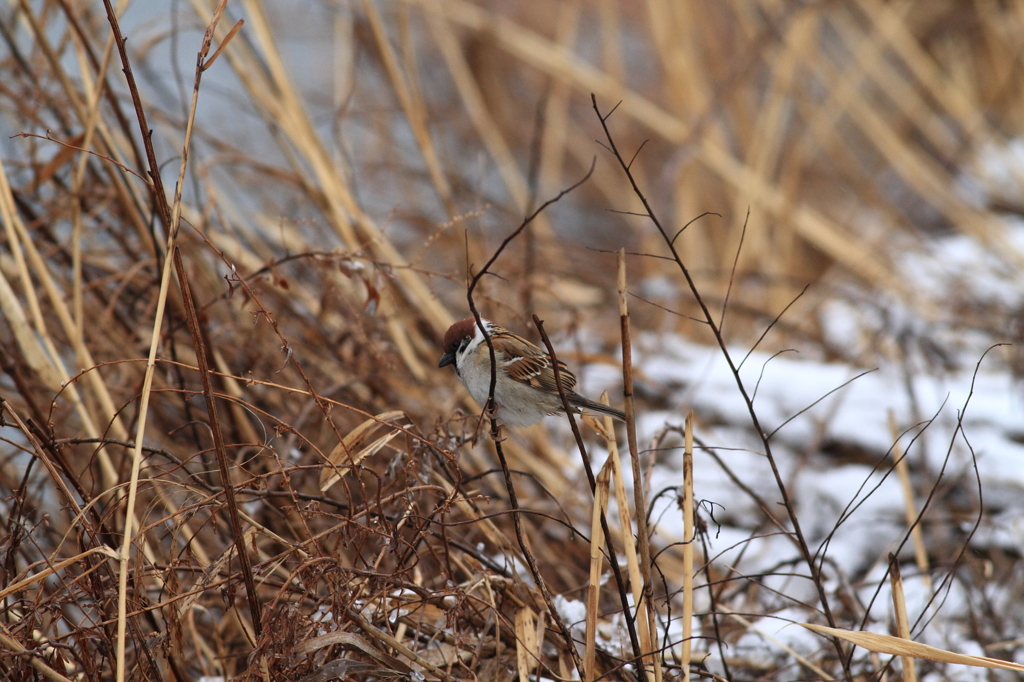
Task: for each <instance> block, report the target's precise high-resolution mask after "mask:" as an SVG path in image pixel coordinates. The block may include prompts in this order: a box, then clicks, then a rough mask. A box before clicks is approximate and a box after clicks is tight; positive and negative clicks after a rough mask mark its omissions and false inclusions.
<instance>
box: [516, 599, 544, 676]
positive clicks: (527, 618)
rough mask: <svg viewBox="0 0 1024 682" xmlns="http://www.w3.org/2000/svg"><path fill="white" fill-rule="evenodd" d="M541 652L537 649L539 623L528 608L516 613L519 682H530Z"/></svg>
mask: <svg viewBox="0 0 1024 682" xmlns="http://www.w3.org/2000/svg"><path fill="white" fill-rule="evenodd" d="M538 660H540V651H539V649H538V647H537V623H536V621H535V619H534V615H533V610H532V609H530V607H528V606H524V607H523V608H521V609H519V610H518V611H516V664H517V667H518V668H519V682H530V673H531V672H532V671H533V669H534V668H536V667H537V661H538Z"/></svg>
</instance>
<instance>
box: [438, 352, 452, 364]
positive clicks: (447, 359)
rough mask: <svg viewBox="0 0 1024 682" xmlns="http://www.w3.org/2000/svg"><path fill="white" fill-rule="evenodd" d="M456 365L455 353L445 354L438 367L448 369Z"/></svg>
mask: <svg viewBox="0 0 1024 682" xmlns="http://www.w3.org/2000/svg"><path fill="white" fill-rule="evenodd" d="M454 364H455V353H445V354H444V355H442V356H441V362H439V363H437V366H438V367H446V366H448V365H454Z"/></svg>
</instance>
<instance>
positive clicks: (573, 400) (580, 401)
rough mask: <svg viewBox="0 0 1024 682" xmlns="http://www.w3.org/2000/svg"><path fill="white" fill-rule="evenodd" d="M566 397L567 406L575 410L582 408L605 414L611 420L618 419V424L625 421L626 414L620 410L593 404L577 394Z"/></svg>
mask: <svg viewBox="0 0 1024 682" xmlns="http://www.w3.org/2000/svg"><path fill="white" fill-rule="evenodd" d="M566 397H567V398H568V399H569V404H570V405H572V406H573V407H575V408H577V409H581V408H582V409H587V410H590V411H591V412H597V413H598V414H606V415H608V416H609V417H612V418H613V419H618V420H619V421H620V422H624V421H626V414H625V413H624V412H623V411H622V410H616V409H615V408H614V407H609V406H608V405H602V404H601V403H595V402H594V401H593V400H589V399H587V398H584V397H583V396H581V395H580V394H579V393H570V394H569V395H568V396H566Z"/></svg>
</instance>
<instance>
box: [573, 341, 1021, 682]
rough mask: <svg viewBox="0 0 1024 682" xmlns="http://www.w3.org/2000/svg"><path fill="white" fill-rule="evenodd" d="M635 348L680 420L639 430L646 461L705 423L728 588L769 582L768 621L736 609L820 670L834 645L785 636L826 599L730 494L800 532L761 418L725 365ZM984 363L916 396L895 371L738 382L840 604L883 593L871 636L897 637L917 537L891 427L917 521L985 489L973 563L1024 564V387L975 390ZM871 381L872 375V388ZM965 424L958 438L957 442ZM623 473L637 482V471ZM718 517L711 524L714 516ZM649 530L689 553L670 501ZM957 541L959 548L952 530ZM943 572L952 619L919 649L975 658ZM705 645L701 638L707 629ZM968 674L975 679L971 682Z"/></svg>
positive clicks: (716, 540) (784, 373)
mask: <svg viewBox="0 0 1024 682" xmlns="http://www.w3.org/2000/svg"><path fill="white" fill-rule="evenodd" d="M634 348H635V358H634V365H635V369H636V377H637V382H638V386H639V387H640V388H642V391H643V392H644V393H647V394H656V395H660V396H662V397H664V398H667V402H668V403H669V405H671V407H670V409H667V410H663V411H655V412H644V413H642V414H640V415H638V437H639V442H640V447H641V449H643V448H649V447H650V445H651V443H652V441H653V440H654V439H655V438H656V437H658V436H659V434H662V433H663V431H664V428H665V426H666V425H675V426H679V427H681V426H682V425H683V422H684V417H685V414H686V412H687V411H688V410H690V409H693V410H694V412H695V414H696V417H697V426H696V431H695V435H696V436H697V437H698V438H699V439H701V441H702V442H703V443H705V444H706V445H707V446H709V447H711V448H714V449H715V453H716V454H717V456H718V458H719V460H720V462H719V461H716V460H715V458H714V457H712V456H711V455H710V454H709V453H708V452H707V451H704V450H701V451H698V452H697V453H695V458H694V486H695V496H696V498H697V499H698V500H704V501H706V502H705V504H704V505H703V506H702V508H701V515H702V516H703V518H704V520H705V521H706V522H707V523H708V524H709V541H708V542H709V545H708V549H709V552H710V554H711V556H712V559H713V561H714V563H715V565H716V566H717V567H718V568H719V569H720V570H721V571H723V572H724V571H727V570H729V569H730V568H731V569H734V570H735V571H737V572H739V573H741V574H745V575H747V576H756V575H758V574H762V573H772V574H773V575H770V576H765V577H763V578H758V580H759V581H760V583H761V584H762V585H763V586H764V588H765V592H764V593H763V594H761V595H759V599H760V602H759V603H758V604H757V605H754V604H751V603H748V602H747V601H746V599H747V597H746V595H745V594H744V592H743V590H739V591H738V592H737V596H736V597H735V600H734V601H735V603H733V604H732V608H734V609H735V610H737V611H747V612H760V613H765V614H766V615H765V616H764V617H762V618H761V619H760V620H759V623H758V630H760V631H765V630H766V628H767V630H768V631H769V634H770V635H771V636H772V637H774V638H776V639H779V638H781V639H783V640H787V643H788V644H789V645H791V646H793V647H794V648H796V649H797V650H799V652H800V653H803V654H808V655H809V654H810V653H811V652H813V651H814V650H815V649H816V648H817V647H821V646H825V644H824V640H822V639H821V638H819V637H817V636H816V635H812V634H811V633H808V632H806V631H804V630H803V629H802V628H799V627H798V626H795V625H791V626H789V627H788V628H784V627H783V626H784V625H785V624H786V623H787V622H789V621H791V620H792V621H812V622H821V619H820V618H819V617H818V616H815V615H814V614H812V613H810V612H809V611H808V610H807V608H806V607H804V606H802V605H801V603H803V604H808V605H811V606H817V592H816V589H815V587H814V585H813V584H812V583H811V582H810V581H809V580H807V579H805V578H802V577H800V576H803V575H806V574H807V566H806V564H805V563H804V562H803V561H802V560H801V558H800V554H799V551H798V549H797V547H796V545H795V544H794V543H793V542H792V541H791V540H790V539H789V538H787V537H786V536H785V535H784V534H783V533H781V532H779V531H780V529H779V528H778V527H773V526H771V525H766V524H764V523H763V521H764V515H763V513H762V512H761V510H760V508H759V505H758V503H757V502H756V501H755V500H754V499H753V498H752V497H751V496H750V495H748V494H747V493H745V492H743V490H742V489H741V488H740V487H739V486H738V485H737V484H736V482H734V480H733V478H735V479H737V480H738V481H740V482H742V483H743V484H744V485H745V486H747V487H748V488H749V489H750V490H752V491H754V492H755V493H756V494H757V495H758V496H759V497H760V498H761V499H762V500H763V501H764V503H765V504H766V506H767V507H768V508H769V509H771V510H772V513H773V514H774V515H775V518H776V519H778V520H779V522H780V523H782V524H783V525H784V527H785V529H786V530H790V529H791V528H792V526H791V523H790V521H789V519H788V518H787V515H786V512H785V509H784V508H783V507H782V506H781V495H780V493H779V489H778V486H777V484H776V482H775V478H774V476H773V474H772V470H771V466H770V464H769V462H768V459H767V458H766V457H765V456H764V452H763V446H762V444H761V442H760V440H759V439H757V438H756V437H755V433H754V431H753V429H752V428H751V419H750V416H749V413H748V411H747V408H746V406H745V405H744V403H743V400H742V398H741V395H740V393H739V390H738V388H737V385H736V381H735V379H734V377H733V375H732V373H731V371H730V369H729V366H728V364H727V363H726V361H725V359H724V357H723V355H722V353H721V351H720V350H719V349H717V348H710V347H704V346H699V345H695V344H693V343H690V342H688V341H686V340H684V339H682V338H678V337H671V336H666V335H664V334H661V335H649V336H640V337H639V338H637V339H635V340H634ZM730 352H731V353H732V355H733V357H734V358H735V361H736V362H737V363H738V362H739V361H740V360H742V359H743V357H744V354H745V351H743V350H742V349H738V348H737V349H730ZM964 352H967V351H964ZM980 352H981V353H983V352H984V349H982V350H981V351H980ZM978 359H980V353H979V356H978V357H975V358H973V359H972V360H971V361H970V362H963V363H962V366H963V369H960V370H954V371H948V372H946V373H945V374H943V375H921V376H915V377H912V379H911V380H910V381H909V382H908V381H907V380H906V377H905V376H904V371H903V370H902V368H899V367H895V366H882V367H879V368H863V367H855V366H852V365H848V364H844V363H838V362H831V363H830V362H822V361H818V360H814V359H808V358H804V357H801V356H800V355H799V354H797V353H786V354H783V355H780V356H776V357H771V356H770V355H769V354H767V353H761V352H754V353H752V354H751V355H750V357H749V358H747V359H746V361H745V363H744V364H743V366H742V369H741V372H740V374H741V377H742V378H743V381H744V384H745V385H746V387H747V390H748V392H750V393H751V394H752V395H753V394H754V393H755V391H756V397H755V408H756V410H757V414H758V417H759V419H760V423H761V425H762V427H763V429H764V430H765V431H766V432H767V433H769V434H771V438H770V443H771V446H772V449H773V456H774V458H775V462H776V464H777V466H778V469H779V473H780V476H781V478H782V480H783V481H784V482H785V485H786V488H787V490H788V492H789V495H790V497H791V499H792V500H793V503H794V505H795V508H796V511H797V514H798V518H799V520H800V523H801V528H802V530H803V533H804V535H805V537H806V538H807V541H808V543H809V545H810V548H811V551H812V553H820V555H821V556H820V557H819V558H821V557H824V564H823V565H824V575H825V578H826V581H827V585H828V590H829V593H830V594H832V595H834V594H835V592H836V591H838V590H839V589H840V586H841V585H851V584H853V585H855V586H856V588H855V589H856V591H857V594H858V596H859V597H860V599H861V600H863V603H865V604H868V603H869V602H871V597H872V595H874V594H875V593H876V592H877V593H878V596H877V597H875V599H874V602H873V604H872V606H871V609H870V613H871V616H872V618H873V620H872V621H871V622H869V623H868V625H867V626H866V627H867V629H873V630H876V631H880V632H888V631H889V630H888V628H889V623H890V620H891V616H890V615H889V613H890V611H891V596H890V594H889V588H888V582H887V580H888V578H887V577H886V568H887V557H888V554H889V553H890V552H896V551H897V549H898V548H899V547H900V544H901V543H903V541H904V538H905V536H906V533H907V521H906V511H905V500H904V495H903V492H902V489H901V486H900V483H899V480H898V478H897V476H896V473H895V472H893V471H892V466H893V459H892V455H893V453H892V448H893V441H894V438H893V436H892V433H891V430H890V425H889V419H890V416H889V415H890V413H891V414H892V415H893V417H894V419H895V422H896V424H897V425H898V428H899V429H900V430H901V431H905V432H906V435H904V436H903V437H902V438H901V439H900V447H901V448H902V449H907V448H909V452H908V454H907V461H908V463H909V465H910V470H911V472H912V483H913V485H914V488H915V500H914V503H915V507H916V508H917V509H920V508H921V505H922V504H924V502H925V498H926V496H927V494H928V492H929V491H930V490H931V489H932V487H933V486H934V485H935V484H936V483H938V482H940V478H941V485H943V486H945V488H944V490H945V492H946V494H947V495H952V496H953V497H954V499H955V501H956V502H957V503H958V504H959V505H960V507H961V508H968V509H976V508H977V492H976V491H977V487H978V485H979V483H977V482H976V481H975V475H976V476H977V481H980V486H981V489H982V491H983V499H984V505H985V509H986V511H987V512H988V515H987V516H986V517H985V518H983V519H982V523H981V526H980V528H979V530H978V533H977V534H976V535H975V536H974V538H973V539H972V540H971V547H972V548H975V549H991V548H993V547H997V548H999V549H1001V550H1003V551H1006V552H1008V553H1010V554H1016V555H1019V554H1021V553H1024V522H1022V521H1021V519H1024V445H1022V442H1024V439H1022V437H1021V436H1022V433H1024V419H1022V412H1024V400H1022V397H1021V387H1020V385H1019V384H1018V383H1016V382H1015V381H1014V380H1013V379H1012V378H1011V377H1010V374H1009V372H1008V371H1007V368H1006V365H1005V363H1004V362H1003V360H1002V359H1001V356H1000V355H999V353H998V351H996V352H993V353H991V354H990V355H989V356H988V357H987V358H986V359H985V360H984V361H983V362H981V364H980V367H979V369H978V371H977V374H975V365H976V364H977V361H978ZM867 369H874V371H872V372H870V373H867V374H865V371H866V370H867ZM583 378H584V383H585V386H584V388H585V392H588V393H593V394H597V393H598V392H599V391H600V390H602V389H605V388H609V387H611V386H614V384H615V382H616V379H617V378H619V377H617V370H615V369H614V368H608V367H591V368H587V371H586V372H585V373H584V375H583ZM915 409H916V410H917V412H916V413H915V411H914V410H915ZM960 419H962V431H960V430H958V428H957V424H958V420H960ZM660 445H661V448H662V449H661V450H659V451H658V452H657V453H654V457H655V466H654V467H653V470H652V477H651V481H650V486H649V487H650V490H651V492H652V495H653V494H656V493H657V492H658V491H662V490H663V489H666V488H672V487H674V486H678V485H679V484H680V482H681V476H682V474H681V469H682V449H681V446H682V439H681V437H680V436H679V435H678V434H670V435H668V436H666V437H664V438H663V439H662V441H661V443H660ZM593 455H594V458H595V461H596V462H598V463H600V462H601V461H603V458H604V457H605V454H604V453H602V452H595V453H593ZM975 466H976V467H977V473H976V474H975V471H974V467H975ZM624 468H625V470H626V472H627V476H628V472H629V467H628V466H626V467H624ZM940 473H941V476H940ZM629 483H630V484H631V483H632V482H631V481H629ZM710 503H714V505H713V507H712V506H710ZM712 508H713V519H712V516H711V515H710V514H709V513H708V512H709V510H710V509H712ZM950 513H951V512H950V511H949V509H948V508H947V506H946V505H945V504H942V503H940V502H933V504H932V506H931V507H930V509H929V512H928V514H927V515H926V517H925V527H926V528H928V527H930V525H935V524H938V525H942V524H945V525H947V526H949V525H950V523H949V522H950ZM651 518H652V519H654V520H655V522H656V524H657V528H656V536H655V539H656V542H657V543H658V544H659V546H664V545H667V544H669V543H672V542H678V541H680V540H681V539H682V537H683V530H682V515H681V512H680V511H679V508H678V500H677V498H676V496H675V495H674V494H671V495H663V496H661V497H660V498H659V499H658V501H657V502H656V504H655V506H654V509H653V513H652V516H651ZM958 519H959V520H958V521H957V522H956V523H952V524H951V527H952V532H954V533H955V534H959V536H958V538H953V539H952V541H951V542H952V543H953V544H952V545H951V544H949V542H950V541H949V538H948V537H947V538H946V540H947V544H944V545H943V546H941V547H935V548H934V549H933V551H934V553H935V555H936V556H940V557H947V556H948V555H949V552H950V547H951V546H953V547H954V549H955V547H956V545H955V543H956V542H957V541H960V542H961V543H962V541H963V540H964V539H966V537H967V534H968V533H969V532H970V530H971V528H972V526H973V525H974V522H975V520H976V513H975V515H974V516H971V515H969V514H968V515H967V516H964V515H961V517H958ZM840 520H842V522H841V523H840ZM837 523H838V524H839V525H838V528H837ZM945 532H946V534H947V535H948V533H949V532H950V531H949V528H947V530H946V531H945ZM941 536H942V533H940V532H936V533H926V542H927V541H928V540H929V539H934V538H938V537H941ZM936 541H937V540H936ZM899 556H900V558H901V560H902V562H903V566H904V568H903V572H904V575H905V578H906V579H907V592H908V606H909V608H910V609H911V613H910V618H911V621H912V622H916V621H917V618H918V616H919V615H920V614H921V613H922V611H923V610H924V609H925V608H926V605H927V604H928V602H929V600H930V599H931V598H932V592H931V590H930V588H928V587H927V586H926V585H925V582H924V580H923V579H922V577H921V576H919V575H917V571H916V567H915V565H914V555H913V547H912V545H911V544H910V543H904V546H903V548H902V550H901V551H900V554H899ZM947 569H948V565H947V566H941V567H937V568H935V569H934V570H933V571H932V572H931V574H932V580H933V583H934V584H935V585H940V589H941V590H942V595H941V597H940V599H939V600H937V601H936V602H934V603H933V604H932V605H931V606H930V607H929V608H930V610H929V611H928V615H934V613H935V611H936V609H940V612H941V615H940V617H938V618H936V619H934V620H932V621H931V623H930V624H929V625H928V626H927V627H926V628H924V629H923V630H920V629H919V630H915V631H914V635H915V636H916V637H917V638H918V639H919V640H920V641H925V642H927V643H930V644H933V645H935V646H940V647H950V646H953V647H958V648H957V649H956V650H958V651H963V652H966V651H967V650H970V649H971V648H972V646H976V644H975V643H972V642H970V641H969V640H968V630H967V629H966V628H965V627H964V626H963V624H962V622H963V621H964V620H965V619H966V618H967V614H968V611H969V610H970V608H971V606H970V599H971V597H970V595H967V594H965V593H964V592H963V590H962V589H960V588H959V587H958V585H957V583H956V582H946V583H943V582H942V578H943V577H944V576H945V572H946V570H947ZM794 574H799V576H797V575H794ZM880 582H881V583H882V585H881V589H880V590H879V583H880ZM1000 589H1001V588H1000V587H999V586H996V587H995V591H996V594H993V595H991V596H990V597H989V598H990V599H992V600H993V601H994V602H998V603H1001V604H1005V606H1006V608H1007V609H1017V610H1020V609H1021V608H1022V606H1024V605H1022V604H1021V603H1020V600H1019V599H1016V600H1014V599H1012V598H1010V595H1007V594H1006V590H1005V589H1002V593H999V591H1000ZM773 590H775V591H777V592H776V593H773V592H772V591H773ZM833 599H835V597H834V596H833ZM940 605H941V606H940ZM704 606H705V607H706V606H707V604H705V605H704ZM1021 615H1022V614H1017V617H1018V618H1019V617H1021ZM769 622H770V623H772V624H771V625H769ZM922 622H923V620H922ZM780 628H782V629H781V630H780ZM669 631H670V635H671V636H672V637H674V638H675V641H678V636H679V633H680V632H681V626H680V625H679V624H678V623H673V624H671V625H670V627H669ZM695 631H698V632H699V623H698V622H695ZM780 633H781V634H780ZM789 640H792V641H789ZM704 646H708V647H709V650H710V651H711V653H712V657H711V659H709V665H710V666H711V668H712V669H713V670H714V669H716V666H715V664H714V659H715V657H716V656H717V649H716V648H715V647H713V646H710V645H703V644H699V645H695V647H696V649H701V648H703V647H704ZM758 651H761V654H757V652H758ZM858 652H859V653H864V652H863V651H862V650H858ZM747 654H750V655H753V656H755V658H757V657H758V656H761V657H763V658H764V659H765V663H766V664H771V665H773V666H778V665H780V664H783V663H785V661H787V660H790V661H792V660H793V659H789V658H787V657H789V654H785V653H784V652H783V650H782V649H780V648H779V647H778V646H777V645H776V644H772V643H770V640H769V639H765V638H764V637H760V636H759V635H756V634H753V633H748V635H744V637H743V638H741V639H740V641H739V642H736V643H734V645H733V648H730V649H729V651H728V653H727V655H729V656H733V655H747ZM958 674H961V673H958ZM962 674H964V675H966V676H967V677H965V678H964V679H967V678H971V675H972V674H973V673H966V672H965V673H962Z"/></svg>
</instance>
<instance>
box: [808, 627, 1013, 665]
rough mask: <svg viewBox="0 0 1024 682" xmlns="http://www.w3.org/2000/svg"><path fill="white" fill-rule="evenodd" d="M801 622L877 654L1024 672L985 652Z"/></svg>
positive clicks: (809, 628) (810, 628) (816, 630)
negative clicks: (960, 651) (969, 652)
mask: <svg viewBox="0 0 1024 682" xmlns="http://www.w3.org/2000/svg"><path fill="white" fill-rule="evenodd" d="M800 625H803V626H804V627H805V628H807V629H808V630H814V631H815V632H820V633H822V634H824V635H832V636H833V637H838V638H840V639H845V640H846V641H847V642H850V643H851V644H856V645H857V646H859V647H863V648H864V649H867V650H868V651H874V652H877V653H880V654H891V655H893V656H913V657H914V658H921V659H924V660H928V661H938V662H940V663H958V664H960V665H971V666H975V667H978V668H998V669H1000V670H1016V671H1018V672H1024V665H1021V664H1019V663H1010V662H1008V661H1001V660H999V659H998V658H989V657H987V656H968V655H966V654H955V653H953V652H952V651H946V650H945V649H936V648H935V647H933V646H928V645H927V644H919V643H918V642H913V641H911V640H909V639H902V638H900V637H893V636H891V635H880V634H878V633H875V632H854V631H852V630H840V629H839V628H829V627H825V626H823V625H811V624H810V623H800Z"/></svg>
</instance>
